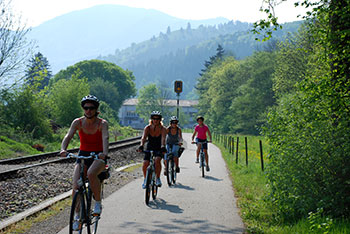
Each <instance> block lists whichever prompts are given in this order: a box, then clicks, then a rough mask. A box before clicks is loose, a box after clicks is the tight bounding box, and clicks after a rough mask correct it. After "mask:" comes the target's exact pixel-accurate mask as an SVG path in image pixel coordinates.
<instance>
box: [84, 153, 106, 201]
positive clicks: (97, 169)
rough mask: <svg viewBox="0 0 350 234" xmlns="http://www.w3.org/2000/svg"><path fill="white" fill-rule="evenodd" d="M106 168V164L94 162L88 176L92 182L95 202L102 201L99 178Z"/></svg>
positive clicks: (98, 161)
mask: <svg viewBox="0 0 350 234" xmlns="http://www.w3.org/2000/svg"><path fill="white" fill-rule="evenodd" d="M104 168H105V163H103V162H101V161H100V160H94V162H93V163H92V164H91V166H90V168H89V170H88V172H87V176H88V179H89V182H90V186H91V190H92V192H93V194H94V197H95V201H101V182H100V179H99V178H98V174H100V173H101V172H102V171H103V170H104Z"/></svg>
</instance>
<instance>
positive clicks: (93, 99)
mask: <svg viewBox="0 0 350 234" xmlns="http://www.w3.org/2000/svg"><path fill="white" fill-rule="evenodd" d="M80 103H81V106H82V107H84V105H85V103H93V104H94V105H95V107H96V109H97V108H98V107H99V106H100V101H99V100H98V98H97V97H95V96H94V95H91V94H89V95H87V96H85V97H83V98H82V99H81V102H80Z"/></svg>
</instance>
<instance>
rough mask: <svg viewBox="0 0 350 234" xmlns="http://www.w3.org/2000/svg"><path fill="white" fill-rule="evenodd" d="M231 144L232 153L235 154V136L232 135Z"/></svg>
mask: <svg viewBox="0 0 350 234" xmlns="http://www.w3.org/2000/svg"><path fill="white" fill-rule="evenodd" d="M231 144H232V155H235V138H234V137H232V142H231Z"/></svg>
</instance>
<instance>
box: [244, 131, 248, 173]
mask: <svg viewBox="0 0 350 234" xmlns="http://www.w3.org/2000/svg"><path fill="white" fill-rule="evenodd" d="M244 141H245V164H246V165H247V166H248V139H247V137H245V138H244Z"/></svg>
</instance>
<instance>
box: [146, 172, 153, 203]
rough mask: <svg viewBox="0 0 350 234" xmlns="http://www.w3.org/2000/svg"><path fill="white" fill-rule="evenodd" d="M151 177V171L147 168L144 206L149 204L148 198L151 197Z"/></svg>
mask: <svg viewBox="0 0 350 234" xmlns="http://www.w3.org/2000/svg"><path fill="white" fill-rule="evenodd" d="M151 177H152V169H151V168H148V169H147V172H146V189H145V202H146V205H148V204H149V198H150V196H151Z"/></svg>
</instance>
